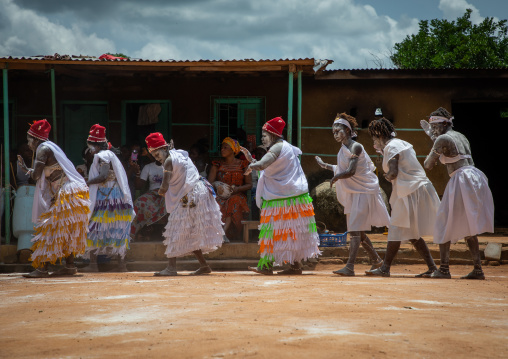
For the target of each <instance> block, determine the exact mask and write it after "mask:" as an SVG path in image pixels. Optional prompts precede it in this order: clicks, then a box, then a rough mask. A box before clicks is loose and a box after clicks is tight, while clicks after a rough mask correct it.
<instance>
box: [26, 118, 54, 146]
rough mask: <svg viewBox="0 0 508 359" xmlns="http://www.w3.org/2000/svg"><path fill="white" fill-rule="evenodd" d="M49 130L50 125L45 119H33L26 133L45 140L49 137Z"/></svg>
mask: <svg viewBox="0 0 508 359" xmlns="http://www.w3.org/2000/svg"><path fill="white" fill-rule="evenodd" d="M49 131H51V125H50V124H49V122H48V121H47V120H46V119H44V120H39V121H35V122H34V123H33V124H32V126H30V129H29V130H28V134H29V135H30V136H32V137H35V138H38V139H39V140H43V141H47V140H48V138H49Z"/></svg>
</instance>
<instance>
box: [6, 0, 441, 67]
mask: <svg viewBox="0 0 508 359" xmlns="http://www.w3.org/2000/svg"><path fill="white" fill-rule="evenodd" d="M48 1H49V3H48V6H47V7H44V6H40V4H39V3H37V2H33V1H29V0H25V1H24V3H25V4H26V6H32V7H33V8H36V9H37V12H35V11H34V10H28V9H26V8H20V7H19V6H18V5H15V4H14V0H0V18H1V17H2V15H1V14H2V13H5V14H6V18H7V19H8V25H7V26H4V28H2V27H1V25H0V56H9V55H13V56H30V55H35V54H52V53H54V52H58V53H60V54H64V53H65V54H79V53H82V54H87V55H96V56H98V55H100V54H102V53H104V52H116V51H117V50H118V51H120V52H122V53H125V54H127V55H130V56H132V57H137V58H144V59H154V60H155V59H176V60H187V59H189V60H197V59H244V58H254V59H279V58H307V57H315V58H319V59H325V58H326V59H332V60H334V61H335V62H334V64H333V65H331V66H330V67H329V68H364V67H376V63H375V62H374V61H373V60H374V56H373V55H372V54H374V55H375V56H379V57H381V58H383V59H384V60H385V66H389V65H390V64H391V63H390V61H389V59H388V58H387V56H386V55H387V54H388V52H389V51H390V50H391V49H392V48H393V45H394V44H395V43H396V42H400V41H401V40H403V39H404V37H405V36H406V35H408V34H412V33H416V32H417V31H418V20H417V19H415V18H408V17H401V18H400V19H398V20H396V19H393V18H391V17H388V16H386V15H383V14H380V13H378V11H376V9H375V8H374V6H375V4H376V3H375V2H374V3H373V4H374V5H359V4H357V3H356V2H355V0H322V1H317V0H314V1H313V0H278V1H273V0H256V1H253V2H242V1H238V2H231V1H225V0H202V1H184V2H180V3H178V4H176V3H174V2H163V1H145V2H136V1H128V0H125V1H122V2H118V3H115V4H114V5H113V3H111V2H108V5H107V7H105V8H99V7H100V6H101V3H100V2H94V4H95V5H94V6H95V8H94V10H95V11H96V12H97V13H100V14H101V16H97V17H95V18H93V17H90V14H89V13H90V11H91V9H89V11H88V12H86V13H85V12H84V11H83V9H82V7H78V5H76V7H74V8H73V6H74V5H73V2H67V3H66V4H67V5H66V7H65V9H64V10H60V8H59V7H58V6H56V5H55V4H54V1H50V0H48ZM442 2H443V1H442ZM34 4H35V5H34ZM80 6H81V5H80ZM104 6H106V5H104ZM48 8H49V10H48ZM0 20H1V19H0ZM62 21H65V23H66V24H73V25H67V26H64V25H62ZM93 31H94V32H96V33H93Z"/></svg>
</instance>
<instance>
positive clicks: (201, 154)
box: [189, 140, 210, 178]
mask: <svg viewBox="0 0 508 359" xmlns="http://www.w3.org/2000/svg"><path fill="white" fill-rule="evenodd" d="M189 157H190V159H191V160H192V162H193V163H194V165H195V166H196V168H197V169H198V172H199V175H200V176H202V177H205V178H207V177H208V172H209V171H210V169H209V166H208V161H209V158H208V146H207V145H206V144H204V143H203V141H201V140H200V141H198V142H196V143H195V144H193V145H192V146H191V148H190V149H189Z"/></svg>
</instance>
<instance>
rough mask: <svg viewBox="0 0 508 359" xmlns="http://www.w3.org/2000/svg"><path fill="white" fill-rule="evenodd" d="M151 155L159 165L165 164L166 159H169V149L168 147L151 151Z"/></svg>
mask: <svg viewBox="0 0 508 359" xmlns="http://www.w3.org/2000/svg"><path fill="white" fill-rule="evenodd" d="M150 154H151V155H152V156H153V158H155V159H156V160H157V161H158V162H159V163H164V161H166V158H168V149H167V148H166V147H161V148H158V149H156V150H152V151H150Z"/></svg>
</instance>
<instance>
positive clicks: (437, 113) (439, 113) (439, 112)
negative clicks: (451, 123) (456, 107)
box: [430, 107, 453, 119]
mask: <svg viewBox="0 0 508 359" xmlns="http://www.w3.org/2000/svg"><path fill="white" fill-rule="evenodd" d="M430 115H431V116H441V117H446V118H447V119H450V118H452V117H453V116H452V114H451V113H450V112H448V111H447V110H446V109H445V108H444V107H440V108H438V109H437V110H436V111H434V112H432V113H431V114H430Z"/></svg>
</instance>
